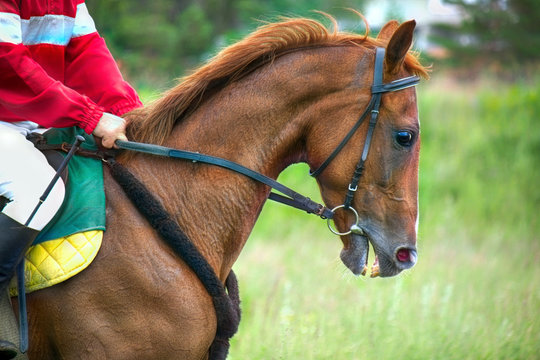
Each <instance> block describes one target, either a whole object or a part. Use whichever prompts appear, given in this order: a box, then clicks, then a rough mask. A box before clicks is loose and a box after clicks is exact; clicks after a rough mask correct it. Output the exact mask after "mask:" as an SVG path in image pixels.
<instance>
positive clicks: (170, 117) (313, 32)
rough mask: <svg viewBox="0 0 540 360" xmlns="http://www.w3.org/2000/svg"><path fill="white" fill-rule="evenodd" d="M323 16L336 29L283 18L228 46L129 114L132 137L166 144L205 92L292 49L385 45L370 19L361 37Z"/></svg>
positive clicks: (411, 63) (412, 66)
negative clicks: (372, 32)
mask: <svg viewBox="0 0 540 360" xmlns="http://www.w3.org/2000/svg"><path fill="white" fill-rule="evenodd" d="M323 15H325V16H326V17H327V18H328V19H329V20H330V21H331V22H332V24H333V28H332V30H330V29H328V28H327V27H326V26H324V25H323V24H321V23H320V22H318V21H316V20H313V19H305V18H282V19H281V21H279V22H275V23H266V24H264V25H262V26H261V27H259V28H258V29H257V30H256V31H254V32H253V33H251V34H250V35H248V36H247V37H245V38H244V39H243V40H241V41H239V42H237V43H235V44H233V45H231V46H229V47H226V48H225V49H223V50H222V51H221V52H219V53H218V54H217V55H216V56H215V57H214V58H213V59H211V60H210V61H209V62H208V63H206V64H205V65H203V66H201V67H200V68H199V69H197V70H195V71H194V72H193V73H192V74H190V75H188V76H186V77H184V78H183V79H181V81H180V82H179V84H178V85H176V86H175V87H173V88H172V89H170V90H168V91H167V92H166V93H165V94H164V95H163V96H162V97H161V98H160V99H158V100H156V101H154V102H153V103H151V104H149V105H148V106H146V107H145V108H141V109H137V110H134V111H132V112H131V113H129V114H126V118H127V119H128V121H129V126H128V130H127V135H128V137H129V138H130V139H131V140H134V141H139V142H146V143H152V144H163V142H164V141H165V139H166V138H167V137H168V136H169V134H170V133H171V131H172V129H173V127H174V125H175V123H176V121H178V120H179V119H181V118H183V117H185V116H186V115H188V114H189V113H191V112H192V111H194V110H195V109H196V108H197V107H198V106H199V104H200V103H201V100H202V99H203V96H204V95H205V94H208V93H209V92H211V91H215V90H217V89H219V88H222V87H223V86H225V85H226V84H228V83H230V82H232V81H235V80H238V79H241V78H242V77H244V76H245V75H247V74H249V73H250V72H252V71H253V70H254V69H256V68H257V67H259V66H261V65H263V64H266V63H269V62H272V61H273V60H274V59H275V58H276V57H278V56H280V55H282V54H284V53H287V52H289V51H292V50H296V49H302V48H306V47H313V46H345V45H361V46H364V47H368V48H372V47H375V46H380V45H383V43H382V42H381V41H380V40H377V39H374V38H372V37H369V36H368V35H369V26H368V24H367V22H366V21H365V19H364V22H365V23H366V33H365V35H358V34H353V33H347V32H341V31H339V30H338V25H337V21H336V20H335V19H334V18H333V17H331V16H329V15H326V14H323ZM359 15H360V14H359ZM360 16H361V15H360ZM361 17H362V16H361ZM362 19H363V17H362ZM404 66H405V68H406V69H407V70H408V71H410V72H411V73H414V74H416V75H420V76H423V77H427V74H428V70H427V68H426V67H424V66H422V65H421V64H420V62H419V60H418V55H417V54H416V53H413V52H409V54H407V57H406V59H405V63H404Z"/></svg>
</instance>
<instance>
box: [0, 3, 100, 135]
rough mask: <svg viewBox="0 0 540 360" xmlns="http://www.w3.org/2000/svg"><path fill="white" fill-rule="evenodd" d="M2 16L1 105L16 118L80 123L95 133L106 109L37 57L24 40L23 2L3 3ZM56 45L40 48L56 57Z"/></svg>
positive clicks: (42, 122) (57, 124)
mask: <svg viewBox="0 0 540 360" xmlns="http://www.w3.org/2000/svg"><path fill="white" fill-rule="evenodd" d="M0 17H1V19H0V20H1V21H0V105H2V107H3V108H4V109H6V110H7V111H8V112H11V113H13V115H14V116H13V117H20V118H22V119H25V120H30V121H34V122H36V123H38V124H40V125H42V126H44V127H68V126H79V127H81V128H82V129H84V130H85V131H86V132H87V133H91V132H92V131H93V130H94V128H95V127H96V125H97V123H98V121H99V119H100V118H101V116H102V115H103V112H104V108H103V107H101V106H99V105H97V104H96V103H95V102H94V101H92V100H91V99H90V98H89V97H87V96H85V95H82V94H80V93H79V92H77V91H75V90H73V89H70V88H68V87H67V86H65V85H63V84H62V83H61V82H60V81H58V80H56V79H54V78H53V77H51V76H50V75H49V73H48V72H47V71H46V70H45V69H44V68H43V67H42V65H40V64H38V63H37V62H36V61H35V60H34V59H33V57H32V54H31V53H30V50H29V48H28V47H27V46H25V45H23V43H22V30H21V27H22V21H21V17H20V12H19V1H17V0H6V1H2V2H0ZM56 46H57V45H45V46H42V47H41V48H40V49H39V50H40V51H42V52H49V53H50V54H51V58H52V59H55V60H56V58H58V48H57V47H56ZM36 48H37V46H36ZM41 55H45V54H41ZM8 116H9V114H8Z"/></svg>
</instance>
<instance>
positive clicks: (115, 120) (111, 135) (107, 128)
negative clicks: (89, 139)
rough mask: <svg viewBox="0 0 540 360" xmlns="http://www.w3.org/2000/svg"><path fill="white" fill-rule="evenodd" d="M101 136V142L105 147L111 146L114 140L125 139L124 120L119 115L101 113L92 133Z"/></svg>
mask: <svg viewBox="0 0 540 360" xmlns="http://www.w3.org/2000/svg"><path fill="white" fill-rule="evenodd" d="M92 134H94V135H95V136H97V137H100V138H101V144H102V145H103V147H106V148H107V149H110V148H112V147H113V146H115V145H114V142H115V141H116V140H127V137H126V120H124V119H122V118H121V117H119V116H116V115H113V114H109V113H103V116H102V117H101V118H100V119H99V122H98V124H97V126H96V128H95V129H94V132H93V133H92Z"/></svg>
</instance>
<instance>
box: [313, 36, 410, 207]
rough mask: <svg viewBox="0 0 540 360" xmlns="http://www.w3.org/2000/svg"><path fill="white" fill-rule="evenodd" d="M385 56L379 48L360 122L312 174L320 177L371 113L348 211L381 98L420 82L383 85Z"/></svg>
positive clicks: (347, 202) (347, 201)
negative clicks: (366, 103)
mask: <svg viewBox="0 0 540 360" xmlns="http://www.w3.org/2000/svg"><path fill="white" fill-rule="evenodd" d="M384 54H385V49H384V48H380V47H378V48H377V49H376V52H375V66H374V70H373V84H372V86H371V100H370V101H369V103H368V105H367V107H366V110H364V112H363V113H362V115H361V116H360V118H359V119H358V121H357V122H356V123H355V124H354V126H353V127H352V129H351V130H350V131H349V132H348V133H347V135H345V137H344V138H343V140H342V141H341V142H340V143H339V145H338V146H337V147H336V148H335V149H334V151H333V152H332V153H331V154H330V156H328V158H327V159H326V160H325V161H324V162H323V163H322V164H321V165H320V166H319V168H317V169H316V170H315V171H313V172H311V173H310V175H311V176H313V177H317V176H318V175H320V174H321V173H322V172H323V171H324V169H326V167H327V166H328V165H329V164H330V162H332V160H334V158H335V157H336V156H337V155H338V154H339V153H340V152H341V150H342V149H343V148H344V147H345V145H346V144H347V143H348V142H349V140H350V139H351V137H352V136H353V135H354V134H355V133H356V131H357V130H358V128H359V127H360V125H362V124H363V122H364V120H365V119H366V118H367V115H368V114H369V113H371V118H370V121H369V125H368V130H367V133H366V140H365V141H364V148H363V150H362V157H361V158H360V160H359V161H358V164H357V165H356V169H355V171H354V173H353V177H352V179H351V182H350V183H349V187H348V189H347V194H346V195H345V201H344V203H343V205H342V207H343V208H345V209H348V208H349V207H350V206H351V203H352V199H353V197H354V193H355V192H356V190H357V189H358V182H359V181H360V178H361V177H362V173H363V171H364V163H365V162H366V159H367V156H368V153H369V149H370V147H371V140H372V138H373V131H374V130H375V125H376V124H377V119H378V117H379V108H380V106H381V97H382V94H383V93H386V92H392V91H397V90H401V89H405V88H408V87H411V86H415V85H417V84H418V83H419V82H420V78H419V77H418V76H409V77H406V78H403V79H399V80H395V81H392V82H390V83H387V84H384V83H383V68H384Z"/></svg>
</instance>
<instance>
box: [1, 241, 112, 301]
mask: <svg viewBox="0 0 540 360" xmlns="http://www.w3.org/2000/svg"><path fill="white" fill-rule="evenodd" d="M102 239H103V231H101V230H93V231H87V232H82V233H77V234H73V235H70V236H66V237H63V238H60V239H55V240H49V241H45V242H42V243H40V244H37V245H34V246H32V247H30V249H29V250H28V252H27V253H26V262H25V280H26V292H27V293H30V292H32V291H36V290H40V289H44V288H47V287H49V286H53V285H55V284H58V283H61V282H62V281H64V280H67V279H69V278H70V277H72V276H74V275H76V274H78V273H80V272H81V271H83V270H84V269H86V268H87V267H88V265H90V263H92V261H93V260H94V258H95V257H96V255H97V253H98V251H99V248H100V247H101V241H102ZM10 294H11V295H12V296H16V295H17V288H16V282H15V279H13V280H12V282H11V284H10Z"/></svg>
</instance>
